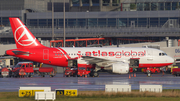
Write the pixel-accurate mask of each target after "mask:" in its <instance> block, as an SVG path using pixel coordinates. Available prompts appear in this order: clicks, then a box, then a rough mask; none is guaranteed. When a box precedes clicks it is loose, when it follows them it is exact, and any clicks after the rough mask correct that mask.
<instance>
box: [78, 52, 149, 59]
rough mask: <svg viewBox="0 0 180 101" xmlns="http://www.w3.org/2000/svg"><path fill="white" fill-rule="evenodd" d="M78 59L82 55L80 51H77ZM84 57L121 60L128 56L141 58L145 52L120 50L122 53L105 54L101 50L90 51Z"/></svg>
mask: <svg viewBox="0 0 180 101" xmlns="http://www.w3.org/2000/svg"><path fill="white" fill-rule="evenodd" d="M77 54H78V58H80V57H81V56H82V55H83V53H81V51H78V53H77ZM84 55H85V56H95V57H96V56H97V57H98V56H103V57H107V56H109V57H115V58H121V57H123V56H124V57H130V56H133V57H136V56H138V57H143V56H145V55H146V51H145V50H144V52H143V51H133V50H131V51H124V50H122V51H115V52H113V51H109V52H107V51H101V50H98V51H92V52H90V51H86V52H85V53H84Z"/></svg>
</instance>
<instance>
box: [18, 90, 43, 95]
mask: <svg viewBox="0 0 180 101" xmlns="http://www.w3.org/2000/svg"><path fill="white" fill-rule="evenodd" d="M35 92H44V90H20V89H19V97H32V96H35Z"/></svg>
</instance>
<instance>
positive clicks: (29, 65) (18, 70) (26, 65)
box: [12, 62, 34, 77]
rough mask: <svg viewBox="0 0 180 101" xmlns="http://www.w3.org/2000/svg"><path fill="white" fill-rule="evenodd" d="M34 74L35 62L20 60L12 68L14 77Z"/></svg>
mask: <svg viewBox="0 0 180 101" xmlns="http://www.w3.org/2000/svg"><path fill="white" fill-rule="evenodd" d="M33 75H34V70H33V62H18V63H17V64H16V65H15V67H13V68H12V76H13V77H24V76H27V77H32V76H33Z"/></svg>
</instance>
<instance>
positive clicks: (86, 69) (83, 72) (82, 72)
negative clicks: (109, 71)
mask: <svg viewBox="0 0 180 101" xmlns="http://www.w3.org/2000/svg"><path fill="white" fill-rule="evenodd" d="M94 68H95V67H94V66H93V65H86V64H78V67H77V68H69V67H67V68H66V70H65V72H64V75H65V76H66V77H70V76H73V77H76V76H77V77H80V76H92V75H94V74H93V73H96V72H93V70H94ZM97 76H98V73H97Z"/></svg>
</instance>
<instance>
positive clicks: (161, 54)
mask: <svg viewBox="0 0 180 101" xmlns="http://www.w3.org/2000/svg"><path fill="white" fill-rule="evenodd" d="M164 55H167V54H166V53H159V56H164Z"/></svg>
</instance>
